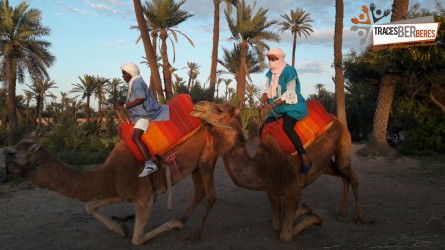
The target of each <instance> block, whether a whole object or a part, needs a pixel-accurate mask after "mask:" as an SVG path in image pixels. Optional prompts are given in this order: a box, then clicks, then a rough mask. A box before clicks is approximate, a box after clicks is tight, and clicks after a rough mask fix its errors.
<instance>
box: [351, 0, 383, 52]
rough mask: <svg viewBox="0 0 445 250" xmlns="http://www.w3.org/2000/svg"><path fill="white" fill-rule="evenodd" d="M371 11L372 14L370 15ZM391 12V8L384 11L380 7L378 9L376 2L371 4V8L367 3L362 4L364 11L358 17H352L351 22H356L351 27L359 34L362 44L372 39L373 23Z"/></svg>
mask: <svg viewBox="0 0 445 250" xmlns="http://www.w3.org/2000/svg"><path fill="white" fill-rule="evenodd" d="M369 10H371V11H369ZM370 12H371V16H370V15H369V13H370ZM389 14H391V11H390V10H384V11H382V10H380V9H376V7H375V4H374V3H371V4H370V5H369V9H368V7H367V6H366V5H362V13H361V14H360V15H359V16H358V18H357V17H354V18H352V19H351V22H352V23H354V24H356V25H353V26H352V27H351V30H352V31H354V32H357V35H358V36H359V38H360V45H364V44H366V43H367V41H368V40H370V36H371V35H370V34H372V33H370V32H369V31H370V30H371V28H372V25H373V24H376V23H377V22H379V21H380V20H381V19H382V18H384V17H387V16H389ZM371 17H372V23H371Z"/></svg>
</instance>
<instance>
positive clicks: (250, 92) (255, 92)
mask: <svg viewBox="0 0 445 250" xmlns="http://www.w3.org/2000/svg"><path fill="white" fill-rule="evenodd" d="M246 90H247V91H246V93H247V103H248V104H249V107H250V108H255V107H257V106H258V105H256V103H255V97H256V98H257V99H259V98H260V93H261V91H260V89H259V88H258V87H257V86H255V84H253V83H248V84H247V87H246Z"/></svg>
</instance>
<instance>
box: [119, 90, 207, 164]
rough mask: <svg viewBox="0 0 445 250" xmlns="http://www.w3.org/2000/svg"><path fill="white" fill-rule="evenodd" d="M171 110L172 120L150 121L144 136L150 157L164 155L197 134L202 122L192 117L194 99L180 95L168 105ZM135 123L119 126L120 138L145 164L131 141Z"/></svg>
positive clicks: (127, 122)
mask: <svg viewBox="0 0 445 250" xmlns="http://www.w3.org/2000/svg"><path fill="white" fill-rule="evenodd" d="M167 105H168V106H169V109H170V120H167V121H150V125H149V127H148V130H147V132H146V133H144V134H143V135H142V141H143V142H145V144H146V145H147V147H148V150H149V151H150V155H151V156H152V157H153V158H154V156H155V155H156V154H158V155H163V154H165V153H167V152H168V151H169V150H170V149H172V148H173V147H175V146H176V145H178V144H180V143H181V142H183V141H185V140H187V139H188V138H190V137H191V136H192V135H193V134H195V133H196V132H197V131H198V129H199V127H200V125H201V121H200V120H199V119H198V118H196V117H193V116H191V115H190V112H192V110H193V103H192V98H191V97H190V96H189V95H186V94H179V95H177V96H176V97H175V98H173V99H172V100H171V101H169V102H168V104H167ZM133 127H134V123H133V122H132V121H131V120H128V121H124V122H122V123H121V125H120V126H119V136H120V138H121V139H122V140H124V141H125V143H126V144H127V146H128V147H129V148H130V150H131V152H133V154H134V155H135V156H136V158H137V159H138V160H139V161H141V162H143V161H144V157H143V156H142V154H141V152H140V151H139V149H138V147H137V146H136V144H135V143H134V142H133V140H132V139H131V137H132V135H133Z"/></svg>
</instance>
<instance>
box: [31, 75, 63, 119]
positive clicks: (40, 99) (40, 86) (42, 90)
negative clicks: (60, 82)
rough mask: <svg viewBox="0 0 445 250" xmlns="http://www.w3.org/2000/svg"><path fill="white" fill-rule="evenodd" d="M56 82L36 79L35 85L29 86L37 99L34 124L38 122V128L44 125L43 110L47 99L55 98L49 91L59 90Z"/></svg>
mask: <svg viewBox="0 0 445 250" xmlns="http://www.w3.org/2000/svg"><path fill="white" fill-rule="evenodd" d="M55 85H56V82H54V81H53V80H50V79H46V80H44V81H43V80H41V79H35V80H34V84H33V85H27V86H28V87H29V88H30V89H31V90H32V91H33V93H34V95H35V97H36V113H35V114H34V122H38V126H40V124H41V123H42V117H43V110H44V105H45V99H46V97H55V95H54V94H53V93H51V92H49V91H48V90H49V89H53V88H57V87H56V86H55Z"/></svg>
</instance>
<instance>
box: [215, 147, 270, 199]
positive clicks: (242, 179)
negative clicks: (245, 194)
mask: <svg viewBox="0 0 445 250" xmlns="http://www.w3.org/2000/svg"><path fill="white" fill-rule="evenodd" d="M223 160H224V165H225V167H226V169H227V172H228V173H229V176H230V178H231V179H232V181H233V182H234V183H235V184H236V185H237V186H239V187H243V188H247V189H251V190H261V191H263V190H265V187H264V185H263V184H262V180H263V178H262V175H261V172H260V171H259V164H258V162H257V161H256V159H253V158H252V157H250V156H249V154H248V152H247V149H246V146H245V145H244V142H242V141H241V140H240V139H238V140H236V142H235V144H234V146H233V147H232V148H231V149H230V150H229V151H228V152H227V153H226V154H224V155H223Z"/></svg>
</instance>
